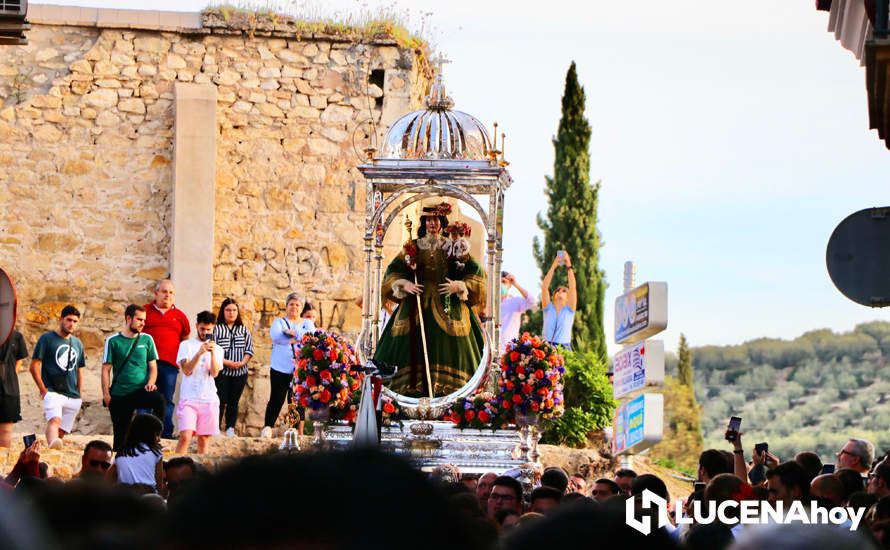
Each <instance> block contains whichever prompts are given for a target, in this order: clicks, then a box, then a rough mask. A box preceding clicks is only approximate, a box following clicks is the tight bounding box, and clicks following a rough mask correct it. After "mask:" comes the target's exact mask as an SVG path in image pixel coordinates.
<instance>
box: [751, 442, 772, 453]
mask: <svg viewBox="0 0 890 550" xmlns="http://www.w3.org/2000/svg"><path fill="white" fill-rule="evenodd" d="M767 451H769V444H768V443H758V444H756V445H754V453H755V454H758V455H762V454H763V453H765V452H767Z"/></svg>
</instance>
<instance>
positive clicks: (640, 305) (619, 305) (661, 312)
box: [615, 282, 667, 344]
mask: <svg viewBox="0 0 890 550" xmlns="http://www.w3.org/2000/svg"><path fill="white" fill-rule="evenodd" d="M666 328H667V283H654V282H649V283H644V284H642V285H640V286H638V287H636V288H634V289H632V290H630V291H629V292H626V293H624V294H622V295H621V296H619V297H618V298H616V299H615V342H617V343H619V344H631V343H634V342H639V341H640V340H645V339H646V338H647V337H649V336H652V335H653V334H658V333H659V332H661V331H663V330H664V329H666Z"/></svg>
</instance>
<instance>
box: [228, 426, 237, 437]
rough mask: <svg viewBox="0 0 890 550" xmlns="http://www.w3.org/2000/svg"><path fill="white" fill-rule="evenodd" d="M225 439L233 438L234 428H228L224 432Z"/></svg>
mask: <svg viewBox="0 0 890 550" xmlns="http://www.w3.org/2000/svg"><path fill="white" fill-rule="evenodd" d="M226 437H235V428H229V429H228V430H226Z"/></svg>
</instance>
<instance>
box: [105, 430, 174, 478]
mask: <svg viewBox="0 0 890 550" xmlns="http://www.w3.org/2000/svg"><path fill="white" fill-rule="evenodd" d="M163 429H164V425H163V424H162V423H161V421H160V420H158V418H157V417H156V416H154V415H151V414H137V415H136V416H135V417H134V418H133V421H132V422H130V428H129V429H128V430H127V436H126V438H124V445H123V447H122V448H121V450H120V451H118V453H117V456H116V457H115V458H114V464H112V465H111V468H109V469H108V473H106V474H105V475H106V476H108V477H109V478H110V479H112V480H114V481H116V482H117V483H119V484H121V485H144V486H147V487H150V488H151V489H152V491H154V492H156V493H157V492H160V491H161V489H162V487H163V483H164V460H163V459H164V454H163V452H162V449H161V430H163Z"/></svg>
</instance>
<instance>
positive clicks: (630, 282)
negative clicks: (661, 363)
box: [612, 260, 637, 470]
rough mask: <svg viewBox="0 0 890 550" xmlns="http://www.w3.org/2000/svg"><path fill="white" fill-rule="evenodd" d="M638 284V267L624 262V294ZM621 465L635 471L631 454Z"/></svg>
mask: <svg viewBox="0 0 890 550" xmlns="http://www.w3.org/2000/svg"><path fill="white" fill-rule="evenodd" d="M636 282H637V265H636V264H635V263H633V261H631V260H628V261H626V262H624V292H625V293H627V292H630V291H631V290H633V288H634V287H635V286H636ZM616 435H617V434H612V437H615V436H616ZM619 464H620V465H621V468H626V469H628V470H633V467H634V457H633V455H632V454H630V453H626V454H623V455H621V459H620V462H619Z"/></svg>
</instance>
